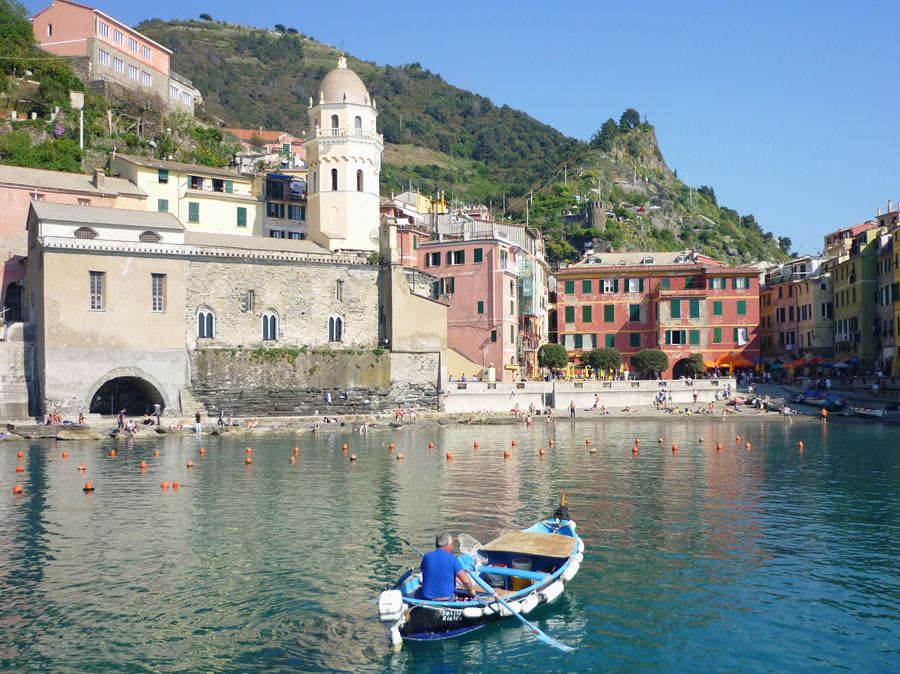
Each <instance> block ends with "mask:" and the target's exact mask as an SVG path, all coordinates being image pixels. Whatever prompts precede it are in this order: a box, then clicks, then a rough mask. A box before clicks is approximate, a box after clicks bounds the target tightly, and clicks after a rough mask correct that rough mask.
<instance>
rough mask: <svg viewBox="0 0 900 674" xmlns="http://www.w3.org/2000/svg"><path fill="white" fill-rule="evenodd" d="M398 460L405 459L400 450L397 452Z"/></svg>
mask: <svg viewBox="0 0 900 674" xmlns="http://www.w3.org/2000/svg"><path fill="white" fill-rule="evenodd" d="M397 461H403V455H402V454H400V453H399V452H398V453H397Z"/></svg>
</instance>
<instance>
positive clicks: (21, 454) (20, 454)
mask: <svg viewBox="0 0 900 674" xmlns="http://www.w3.org/2000/svg"><path fill="white" fill-rule="evenodd" d="M16 456H18V457H19V458H20V459H21V458H22V457H23V456H25V453H24V452H23V451H22V450H21V449H20V450H19V453H18V454H16Z"/></svg>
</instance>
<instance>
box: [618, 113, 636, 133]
mask: <svg viewBox="0 0 900 674" xmlns="http://www.w3.org/2000/svg"><path fill="white" fill-rule="evenodd" d="M640 123H641V115H640V114H639V113H638V111H637V110H635V109H634V108H628V109H627V110H625V112H623V113H622V116H621V117H620V118H619V128H620V129H622V130H623V131H627V130H628V129H633V128H635V127H636V126H637V125H638V124H640Z"/></svg>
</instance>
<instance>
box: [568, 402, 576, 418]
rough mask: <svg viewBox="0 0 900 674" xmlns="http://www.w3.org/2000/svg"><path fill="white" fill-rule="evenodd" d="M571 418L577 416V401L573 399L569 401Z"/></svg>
mask: <svg viewBox="0 0 900 674" xmlns="http://www.w3.org/2000/svg"><path fill="white" fill-rule="evenodd" d="M569 418H571V419H574V418H575V401H574V400H572V401H570V402H569Z"/></svg>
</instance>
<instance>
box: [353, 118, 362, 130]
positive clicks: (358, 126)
mask: <svg viewBox="0 0 900 674" xmlns="http://www.w3.org/2000/svg"><path fill="white" fill-rule="evenodd" d="M353 128H354V129H361V128H362V117H360V116H359V115H357V116H356V117H355V118H354V119H353Z"/></svg>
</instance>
